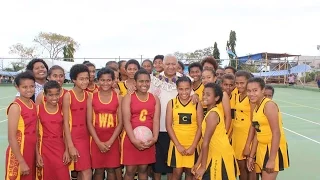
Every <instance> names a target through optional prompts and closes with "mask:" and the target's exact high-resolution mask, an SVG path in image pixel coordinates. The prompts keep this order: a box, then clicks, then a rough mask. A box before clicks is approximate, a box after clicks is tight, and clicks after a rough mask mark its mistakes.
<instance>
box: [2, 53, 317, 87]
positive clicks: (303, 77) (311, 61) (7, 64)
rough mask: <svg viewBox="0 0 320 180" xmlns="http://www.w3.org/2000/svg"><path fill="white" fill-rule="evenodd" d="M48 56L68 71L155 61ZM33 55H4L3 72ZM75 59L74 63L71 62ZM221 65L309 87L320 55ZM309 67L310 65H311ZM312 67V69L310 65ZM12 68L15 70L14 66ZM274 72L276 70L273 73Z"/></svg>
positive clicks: (313, 83) (222, 61) (50, 62)
mask: <svg viewBox="0 0 320 180" xmlns="http://www.w3.org/2000/svg"><path fill="white" fill-rule="evenodd" d="M42 59H44V60H45V61H46V62H47V64H48V66H49V67H51V66H52V65H60V66H62V67H63V68H64V69H65V70H66V71H67V72H68V71H69V70H70V68H71V66H72V65H73V64H76V63H83V62H84V61H90V62H92V63H94V64H95V65H96V68H97V69H100V68H102V67H105V64H106V63H107V62H108V61H116V62H119V61H122V60H124V61H127V60H129V59H136V60H138V61H139V62H140V63H142V62H143V60H145V59H150V60H151V61H152V60H153V57H144V56H140V57H121V56H119V57H113V58H73V59H63V58H61V59H56V60H52V59H50V58H42ZM31 60H32V58H0V70H1V71H7V70H11V71H16V69H15V68H13V67H12V66H13V63H18V64H21V65H23V66H25V65H26V64H27V63H28V62H29V61H31ZM70 60H73V61H74V62H69V61H70ZM180 61H181V62H183V63H184V64H185V69H187V67H188V65H189V64H190V63H192V62H200V61H201V60H199V59H180ZM217 61H218V62H219V66H220V67H222V68H223V67H226V66H230V65H232V66H233V67H235V68H236V69H237V70H245V71H248V72H251V73H253V74H255V75H257V76H262V77H264V78H265V80H266V82H267V83H275V84H287V83H288V77H289V75H290V74H293V75H294V77H295V82H296V84H298V85H303V86H305V85H307V86H317V85H316V81H317V78H319V76H320V56H304V57H300V58H298V59H291V60H288V59H285V60H281V59H277V60H259V61H247V62H244V63H241V62H239V61H238V60H229V59H219V60H217ZM298 65H307V66H304V67H306V69H305V70H303V69H300V71H299V73H291V72H290V70H291V69H292V68H293V67H296V66H298ZM307 67H308V68H307ZM309 67H310V68H309ZM10 68H11V69H10ZM284 71H286V72H287V73H285V74H281V75H276V73H277V72H284ZM266 72H271V75H270V74H269V75H264V73H266ZM272 72H275V73H274V74H272Z"/></svg>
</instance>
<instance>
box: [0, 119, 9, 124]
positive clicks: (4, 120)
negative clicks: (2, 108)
mask: <svg viewBox="0 0 320 180" xmlns="http://www.w3.org/2000/svg"><path fill="white" fill-rule="evenodd" d="M6 121H8V119H5V120H2V121H0V123H3V122H6Z"/></svg>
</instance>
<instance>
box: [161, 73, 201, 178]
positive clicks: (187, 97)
mask: <svg viewBox="0 0 320 180" xmlns="http://www.w3.org/2000/svg"><path fill="white" fill-rule="evenodd" d="M176 85H177V89H178V96H177V97H176V98H174V99H172V100H170V101H169V102H168V105H167V114H166V128H167V131H168V134H169V136H170V139H171V140H170V146H169V150H168V160H167V163H168V166H169V167H172V168H173V174H172V179H173V180H178V179H181V175H182V173H183V171H184V172H185V174H186V179H187V180H191V179H192V177H193V175H192V173H191V168H192V167H193V165H194V164H195V162H196V161H197V157H198V152H197V145H198V142H199V140H200V137H201V122H202V119H203V110H202V105H201V104H200V103H196V104H193V103H192V102H191V91H192V87H191V80H190V79H189V78H188V77H186V76H183V77H180V78H179V79H178V80H177V82H176Z"/></svg>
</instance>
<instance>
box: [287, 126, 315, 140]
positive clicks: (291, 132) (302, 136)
mask: <svg viewBox="0 0 320 180" xmlns="http://www.w3.org/2000/svg"><path fill="white" fill-rule="evenodd" d="M283 129H285V130H287V131H289V132H291V133H293V134H296V135H298V136H301V137H303V138H306V139H308V140H310V141H312V142H315V143H317V144H320V142H319V141H316V140H314V139H311V138H309V137H307V136H304V135H302V134H299V133H297V132H295V131H292V130H290V129H288V128H285V127H283Z"/></svg>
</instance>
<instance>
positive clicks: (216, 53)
mask: <svg viewBox="0 0 320 180" xmlns="http://www.w3.org/2000/svg"><path fill="white" fill-rule="evenodd" d="M213 57H214V58H215V59H220V51H219V48H218V44H217V42H214V46H213Z"/></svg>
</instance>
